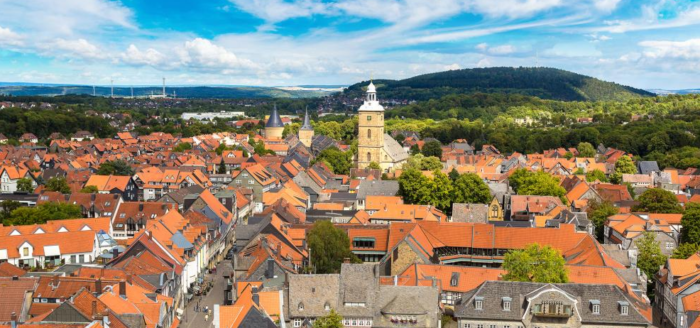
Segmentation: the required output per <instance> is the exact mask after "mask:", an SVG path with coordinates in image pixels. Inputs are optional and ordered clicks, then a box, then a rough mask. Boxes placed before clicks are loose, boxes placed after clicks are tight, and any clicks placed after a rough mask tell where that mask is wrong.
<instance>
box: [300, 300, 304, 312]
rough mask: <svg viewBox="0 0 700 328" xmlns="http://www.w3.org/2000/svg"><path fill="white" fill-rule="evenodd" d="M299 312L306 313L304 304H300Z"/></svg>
mask: <svg viewBox="0 0 700 328" xmlns="http://www.w3.org/2000/svg"><path fill="white" fill-rule="evenodd" d="M299 311H304V303H302V302H299Z"/></svg>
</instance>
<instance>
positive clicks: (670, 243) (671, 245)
mask: <svg viewBox="0 0 700 328" xmlns="http://www.w3.org/2000/svg"><path fill="white" fill-rule="evenodd" d="M666 249H673V242H670V241H667V242H666Z"/></svg>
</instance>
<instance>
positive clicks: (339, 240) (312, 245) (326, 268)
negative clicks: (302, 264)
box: [306, 220, 360, 273]
mask: <svg viewBox="0 0 700 328" xmlns="http://www.w3.org/2000/svg"><path fill="white" fill-rule="evenodd" d="M306 240H307V242H308V243H309V250H310V253H311V265H312V266H313V267H314V268H315V272H316V273H338V272H340V266H341V264H342V263H343V260H344V259H346V258H347V259H350V261H351V262H353V263H359V262H360V259H358V258H357V256H355V254H353V253H352V252H351V251H350V239H349V238H348V234H347V233H345V231H343V230H341V229H340V228H336V227H335V226H334V225H333V223H331V221H327V220H320V221H316V222H314V226H313V227H312V228H311V229H310V230H309V232H308V234H307V235H306Z"/></svg>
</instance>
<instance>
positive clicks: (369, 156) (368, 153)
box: [367, 152, 372, 162]
mask: <svg viewBox="0 0 700 328" xmlns="http://www.w3.org/2000/svg"><path fill="white" fill-rule="evenodd" d="M367 161H368V162H371V161H372V154H370V152H367Z"/></svg>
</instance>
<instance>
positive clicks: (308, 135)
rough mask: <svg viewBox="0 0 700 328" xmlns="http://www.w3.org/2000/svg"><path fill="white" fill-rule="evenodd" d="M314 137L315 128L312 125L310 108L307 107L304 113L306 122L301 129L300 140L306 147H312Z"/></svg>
mask: <svg viewBox="0 0 700 328" xmlns="http://www.w3.org/2000/svg"><path fill="white" fill-rule="evenodd" d="M313 138H314V128H313V127H312V126H311V119H310V118H309V109H308V108H307V109H306V113H305V114H304V124H303V125H302V126H301V129H299V141H300V142H301V143H302V144H304V146H306V147H311V140H312V139H313Z"/></svg>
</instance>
